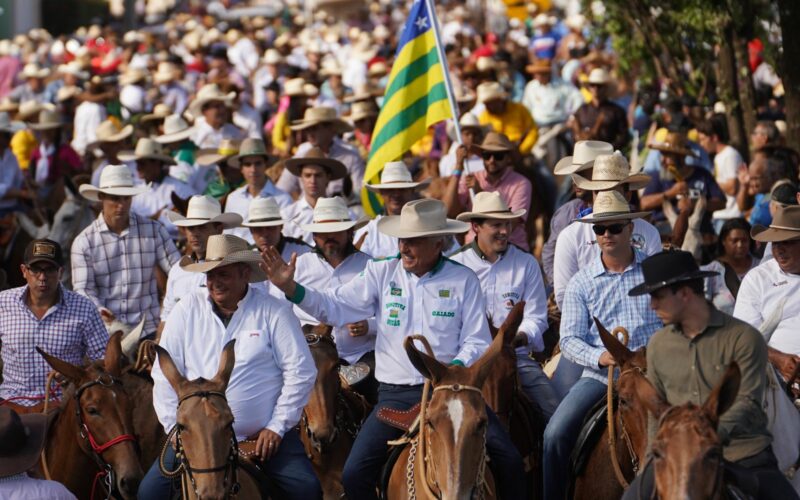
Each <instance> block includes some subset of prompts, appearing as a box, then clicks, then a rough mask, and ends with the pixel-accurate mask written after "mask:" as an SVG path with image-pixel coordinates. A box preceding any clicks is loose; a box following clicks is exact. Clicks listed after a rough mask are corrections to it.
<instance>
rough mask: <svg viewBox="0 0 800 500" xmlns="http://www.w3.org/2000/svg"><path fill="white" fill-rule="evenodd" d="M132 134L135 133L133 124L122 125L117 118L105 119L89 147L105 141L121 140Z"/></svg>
mask: <svg viewBox="0 0 800 500" xmlns="http://www.w3.org/2000/svg"><path fill="white" fill-rule="evenodd" d="M131 135H133V125H125V126H124V127H120V126H119V122H117V121H116V120H103V122H102V123H100V125H98V126H97V128H96V129H95V132H94V136H95V140H94V141H93V142H92V143H91V144H89V146H88V148H89V149H92V148H93V147H96V146H97V145H98V144H100V143H105V142H121V141H124V140H125V139H127V138H128V137H130V136H131Z"/></svg>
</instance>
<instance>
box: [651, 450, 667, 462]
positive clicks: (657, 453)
mask: <svg viewBox="0 0 800 500" xmlns="http://www.w3.org/2000/svg"><path fill="white" fill-rule="evenodd" d="M652 453H653V458H654V459H656V460H661V459H663V458H664V455H663V454H662V453H661V450H659V449H658V448H653V450H652Z"/></svg>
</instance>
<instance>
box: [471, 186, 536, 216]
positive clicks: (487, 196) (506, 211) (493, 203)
mask: <svg viewBox="0 0 800 500" xmlns="http://www.w3.org/2000/svg"><path fill="white" fill-rule="evenodd" d="M526 213H528V211H527V210H524V209H520V210H511V209H510V208H508V205H507V204H506V202H505V201H503V198H502V197H501V196H500V193H498V192H497V191H492V192H489V191H481V192H480V193H478V194H476V195H475V199H474V200H472V211H471V212H464V213H462V214H459V215H458V217H456V219H458V220H460V221H464V222H470V221H471V220H473V219H502V220H507V219H517V218H519V217H522V216H523V215H525V214H526Z"/></svg>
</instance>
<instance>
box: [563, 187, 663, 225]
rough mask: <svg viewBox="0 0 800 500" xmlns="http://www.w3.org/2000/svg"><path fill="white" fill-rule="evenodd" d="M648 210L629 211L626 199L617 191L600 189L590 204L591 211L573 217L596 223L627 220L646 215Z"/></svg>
mask: <svg viewBox="0 0 800 500" xmlns="http://www.w3.org/2000/svg"><path fill="white" fill-rule="evenodd" d="M648 215H650V212H631V206H630V205H629V204H628V200H626V199H625V197H624V196H622V193H620V192H619V191H600V192H599V193H597V196H596V197H595V199H594V203H593V204H592V213H591V214H589V215H587V216H584V217H581V218H579V219H575V221H576V222H583V223H585V224H596V223H598V222H614V221H629V220H633V219H641V218H642V217H647V216H648Z"/></svg>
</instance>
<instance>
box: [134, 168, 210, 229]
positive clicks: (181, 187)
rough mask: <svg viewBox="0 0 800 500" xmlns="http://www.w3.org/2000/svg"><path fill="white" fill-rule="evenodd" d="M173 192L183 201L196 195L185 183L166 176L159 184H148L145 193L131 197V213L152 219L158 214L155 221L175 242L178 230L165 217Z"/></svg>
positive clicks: (169, 207)
mask: <svg viewBox="0 0 800 500" xmlns="http://www.w3.org/2000/svg"><path fill="white" fill-rule="evenodd" d="M173 192H174V193H175V194H176V195H178V196H179V197H181V198H183V199H184V200H185V199H188V198H191V196H192V195H193V194H196V193H195V191H194V189H192V187H191V186H189V185H188V184H186V183H185V182H182V181H179V180H178V179H176V178H174V177H171V176H169V175H167V176H165V177H164V178H163V179H162V180H161V182H151V183H149V184H148V185H147V191H145V192H144V193H140V194H137V195H136V196H134V197H133V201H132V202H131V212H135V213H137V214H139V215H141V216H142V217H152V216H154V215H156V214H158V219H156V220H157V221H158V222H160V223H161V224H163V225H164V227H165V228H167V231H168V232H169V235H170V237H171V238H172V239H173V240H177V239H178V228H177V227H175V224H173V223H172V221H171V220H169V217H167V212H168V211H169V210H170V209H171V208H172V206H173V205H172V196H171V195H172V193H173Z"/></svg>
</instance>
